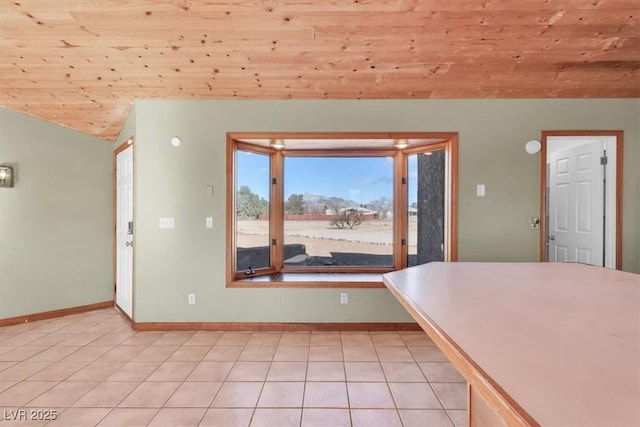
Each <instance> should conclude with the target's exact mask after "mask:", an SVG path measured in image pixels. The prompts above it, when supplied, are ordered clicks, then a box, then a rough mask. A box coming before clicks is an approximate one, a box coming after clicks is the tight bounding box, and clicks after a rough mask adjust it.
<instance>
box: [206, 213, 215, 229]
mask: <svg viewBox="0 0 640 427" xmlns="http://www.w3.org/2000/svg"><path fill="white" fill-rule="evenodd" d="M205 226H206V227H207V228H213V218H212V217H210V216H208V217H206V218H205Z"/></svg>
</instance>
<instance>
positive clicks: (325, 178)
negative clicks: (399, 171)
mask: <svg viewBox="0 0 640 427" xmlns="http://www.w3.org/2000/svg"><path fill="white" fill-rule="evenodd" d="M411 159H413V160H415V156H411V157H410V160H411ZM237 170H238V187H239V186H242V185H246V186H248V187H249V188H251V191H253V192H254V193H257V194H258V195H260V196H261V197H264V198H265V199H267V200H268V195H269V186H270V184H269V181H270V179H269V157H268V156H265V155H260V154H253V153H247V152H243V151H238V169H237ZM284 171H285V188H284V193H285V194H284V198H285V200H286V199H287V198H288V197H289V196H290V195H291V194H304V193H312V194H319V195H322V196H326V197H342V198H343V199H351V200H354V201H355V202H357V203H360V204H366V203H368V202H370V201H373V200H376V199H379V198H380V197H383V196H384V197H387V198H392V196H393V183H392V179H393V159H392V158H390V157H358V158H354V157H348V158H340V157H287V158H285V164H284ZM416 175H417V174H416V162H415V161H410V162H409V180H410V181H409V183H410V187H411V188H415V184H414V185H411V184H412V178H413V180H414V181H415V177H416ZM411 199H415V198H412V197H411V196H410V202H411V201H412V200H411Z"/></svg>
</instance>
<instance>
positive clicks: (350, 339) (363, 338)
mask: <svg viewBox="0 0 640 427" xmlns="http://www.w3.org/2000/svg"><path fill="white" fill-rule="evenodd" d="M340 338H341V340H342V345H343V346H349V347H352V346H372V345H373V341H371V336H370V335H369V333H368V332H341V333H340Z"/></svg>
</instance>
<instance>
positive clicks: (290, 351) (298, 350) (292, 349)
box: [273, 345, 309, 362]
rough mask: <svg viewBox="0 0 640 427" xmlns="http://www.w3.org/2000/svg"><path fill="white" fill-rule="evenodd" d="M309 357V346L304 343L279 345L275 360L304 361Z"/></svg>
mask: <svg viewBox="0 0 640 427" xmlns="http://www.w3.org/2000/svg"><path fill="white" fill-rule="evenodd" d="M308 357H309V347H307V346H303V345H279V346H278V348H277V349H276V354H275V355H274V356H273V360H274V361H275V362H302V361H306V360H307V359H308Z"/></svg>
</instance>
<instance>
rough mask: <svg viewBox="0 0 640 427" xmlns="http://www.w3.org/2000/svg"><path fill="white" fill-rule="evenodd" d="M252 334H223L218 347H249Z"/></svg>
mask: <svg viewBox="0 0 640 427" xmlns="http://www.w3.org/2000/svg"><path fill="white" fill-rule="evenodd" d="M252 335H253V333H252V332H225V333H224V334H222V336H221V337H220V339H219V340H218V342H216V345H242V346H244V345H247V343H248V342H249V340H250V339H251V336H252Z"/></svg>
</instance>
